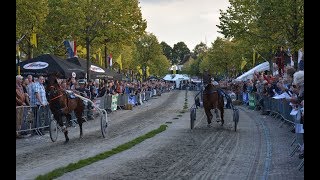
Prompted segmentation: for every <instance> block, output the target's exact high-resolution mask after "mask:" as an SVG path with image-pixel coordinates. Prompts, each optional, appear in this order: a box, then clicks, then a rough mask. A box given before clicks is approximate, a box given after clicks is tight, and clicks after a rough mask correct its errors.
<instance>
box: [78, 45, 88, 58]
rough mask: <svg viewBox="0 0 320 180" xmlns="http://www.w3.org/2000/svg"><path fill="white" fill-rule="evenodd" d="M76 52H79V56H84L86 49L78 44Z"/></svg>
mask: <svg viewBox="0 0 320 180" xmlns="http://www.w3.org/2000/svg"><path fill="white" fill-rule="evenodd" d="M77 52H79V55H81V56H82V55H83V57H85V55H86V54H87V49H86V48H83V47H82V46H81V45H79V46H78V47H77ZM77 54H78V53H77Z"/></svg>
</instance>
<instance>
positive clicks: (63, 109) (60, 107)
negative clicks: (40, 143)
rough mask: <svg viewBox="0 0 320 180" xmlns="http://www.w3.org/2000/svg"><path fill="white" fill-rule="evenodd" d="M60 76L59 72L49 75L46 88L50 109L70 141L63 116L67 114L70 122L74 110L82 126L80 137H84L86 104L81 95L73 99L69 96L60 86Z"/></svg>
mask: <svg viewBox="0 0 320 180" xmlns="http://www.w3.org/2000/svg"><path fill="white" fill-rule="evenodd" d="M58 77H59V75H58V74H51V75H49V77H48V83H47V88H46V90H47V94H48V100H49V107H50V110H51V112H52V114H53V116H54V118H55V119H56V120H57V122H58V124H59V126H60V127H61V128H62V131H63V133H64V136H65V139H66V141H65V142H68V141H69V137H68V130H67V127H66V126H65V125H64V124H63V119H62V117H63V116H65V117H66V118H67V123H69V122H70V120H71V114H70V113H71V112H72V111H74V113H75V115H76V117H77V122H78V124H79V127H80V138H82V136H83V133H82V123H83V122H84V121H85V120H84V119H83V117H82V115H83V111H84V104H83V102H82V100H81V99H80V98H79V97H75V98H72V99H71V98H70V97H69V94H68V93H67V92H66V91H65V90H63V89H62V88H61V87H60V85H59V83H58V81H57V78H58Z"/></svg>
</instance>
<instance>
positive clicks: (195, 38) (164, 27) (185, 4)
mask: <svg viewBox="0 0 320 180" xmlns="http://www.w3.org/2000/svg"><path fill="white" fill-rule="evenodd" d="M228 6H229V1H228V0H140V7H141V11H142V17H143V18H144V19H146V21H147V25H148V26H147V29H146V31H147V32H151V33H153V34H154V35H155V36H157V38H158V41H159V43H160V42H161V41H164V42H166V43H167V44H169V45H170V46H171V47H173V45H174V44H176V43H178V42H180V41H183V42H184V43H186V45H187V46H188V48H189V49H190V51H192V50H193V49H194V47H195V46H196V45H197V44H199V43H200V42H203V43H206V44H207V46H208V47H211V43H212V42H214V40H215V39H216V38H217V37H223V35H222V34H220V33H218V32H217V31H218V28H217V27H216V25H218V24H219V17H220V13H219V9H222V10H224V11H225V10H226V9H227V7H228Z"/></svg>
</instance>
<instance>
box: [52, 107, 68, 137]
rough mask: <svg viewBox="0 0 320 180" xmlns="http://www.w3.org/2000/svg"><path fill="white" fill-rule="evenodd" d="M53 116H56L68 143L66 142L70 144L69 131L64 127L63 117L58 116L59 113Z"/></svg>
mask: <svg viewBox="0 0 320 180" xmlns="http://www.w3.org/2000/svg"><path fill="white" fill-rule="evenodd" d="M53 116H54V118H55V119H56V120H57V122H58V124H59V126H60V127H61V128H62V131H63V134H64V137H65V139H66V141H65V142H68V141H69V137H68V129H67V127H66V126H64V125H63V121H62V116H61V115H57V113H56V114H54V115H53Z"/></svg>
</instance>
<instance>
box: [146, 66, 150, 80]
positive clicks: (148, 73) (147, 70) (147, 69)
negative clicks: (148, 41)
mask: <svg viewBox="0 0 320 180" xmlns="http://www.w3.org/2000/svg"><path fill="white" fill-rule="evenodd" d="M149 70H150V68H149V66H147V68H146V75H147V77H149V76H150V72H149Z"/></svg>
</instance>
